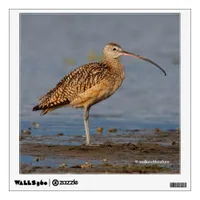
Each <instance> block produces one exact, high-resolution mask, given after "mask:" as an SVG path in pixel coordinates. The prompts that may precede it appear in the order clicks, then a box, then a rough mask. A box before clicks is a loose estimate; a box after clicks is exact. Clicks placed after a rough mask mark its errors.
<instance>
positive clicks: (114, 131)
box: [108, 128, 117, 133]
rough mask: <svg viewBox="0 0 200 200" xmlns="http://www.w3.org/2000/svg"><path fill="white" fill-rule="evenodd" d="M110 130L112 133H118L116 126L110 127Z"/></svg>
mask: <svg viewBox="0 0 200 200" xmlns="http://www.w3.org/2000/svg"><path fill="white" fill-rule="evenodd" d="M108 132H110V133H116V132H117V129H116V128H109V129H108Z"/></svg>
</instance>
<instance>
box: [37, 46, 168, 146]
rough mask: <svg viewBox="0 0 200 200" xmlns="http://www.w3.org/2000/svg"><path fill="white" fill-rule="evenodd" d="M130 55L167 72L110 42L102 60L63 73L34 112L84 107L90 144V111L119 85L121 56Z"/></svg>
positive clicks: (121, 73) (120, 79) (88, 142)
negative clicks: (67, 107) (64, 74)
mask: <svg viewBox="0 0 200 200" xmlns="http://www.w3.org/2000/svg"><path fill="white" fill-rule="evenodd" d="M123 55H124V56H133V57H136V58H140V59H142V60H145V61H147V62H149V63H151V64H153V65H155V66H156V67H158V68H159V69H160V70H162V71H163V73H164V75H165V76H166V72H165V71H164V70H163V69H162V68H161V67H160V66H159V65H157V64H156V63H155V62H153V61H151V60H149V59H147V58H145V57H143V56H139V55H136V54H133V53H129V52H127V51H124V50H123V49H122V48H121V47H120V46H119V45H118V44H115V43H109V44H107V45H106V46H105V47H104V49H103V60H102V61H100V62H94V63H89V64H85V65H83V66H81V67H79V68H77V69H75V70H74V71H72V72H71V73H69V74H68V75H66V76H65V77H64V78H63V79H62V80H61V81H60V82H59V83H58V84H57V85H56V87H55V88H54V89H52V90H50V91H49V92H48V93H47V94H46V95H44V96H43V97H41V98H40V99H39V104H38V105H37V106H35V107H34V108H33V111H36V110H42V112H41V115H45V114H47V113H48V112H51V111H53V110H55V109H58V108H61V107H65V106H72V107H74V108H84V115H83V118H84V125H85V132H86V145H91V143H90V134H89V124H88V119H89V110H90V108H91V106H93V105H94V104H96V103H98V102H100V101H102V100H104V99H107V98H108V97H110V96H111V95H112V94H113V93H114V92H115V91H116V90H117V89H118V88H119V87H120V86H121V84H122V82H123V80H124V78H125V75H124V67H123V65H122V64H121V63H120V60H119V57H120V56H123Z"/></svg>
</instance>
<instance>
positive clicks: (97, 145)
mask: <svg viewBox="0 0 200 200" xmlns="http://www.w3.org/2000/svg"><path fill="white" fill-rule="evenodd" d="M85 146H90V147H99V146H100V144H91V143H89V144H87V143H86V144H85Z"/></svg>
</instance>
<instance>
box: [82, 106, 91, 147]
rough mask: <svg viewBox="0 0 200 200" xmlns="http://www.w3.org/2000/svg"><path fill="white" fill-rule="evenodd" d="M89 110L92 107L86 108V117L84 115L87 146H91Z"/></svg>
mask: <svg viewBox="0 0 200 200" xmlns="http://www.w3.org/2000/svg"><path fill="white" fill-rule="evenodd" d="M89 110H90V107H85V108H84V115H83V119H84V125H85V134H86V145H90V133H89V123H88V119H89Z"/></svg>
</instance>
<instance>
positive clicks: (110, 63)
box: [102, 57, 122, 68]
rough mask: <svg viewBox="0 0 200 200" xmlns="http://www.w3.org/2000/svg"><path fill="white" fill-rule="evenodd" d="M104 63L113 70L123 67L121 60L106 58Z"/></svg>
mask: <svg viewBox="0 0 200 200" xmlns="http://www.w3.org/2000/svg"><path fill="white" fill-rule="evenodd" d="M102 62H103V63H104V64H106V65H107V66H109V67H111V68H121V67H122V64H121V62H120V59H119V58H107V57H104V59H103V61H102Z"/></svg>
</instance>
